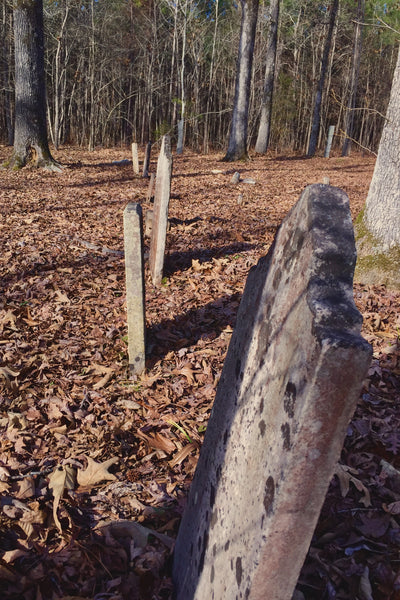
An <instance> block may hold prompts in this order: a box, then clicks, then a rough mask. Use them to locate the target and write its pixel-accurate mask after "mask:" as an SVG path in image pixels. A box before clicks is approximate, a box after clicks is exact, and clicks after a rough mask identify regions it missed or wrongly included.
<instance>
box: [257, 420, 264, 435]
mask: <svg viewBox="0 0 400 600" xmlns="http://www.w3.org/2000/svg"><path fill="white" fill-rule="evenodd" d="M258 427H259V429H260V433H261V437H264V434H265V429H266V425H265V421H264V419H263V420H262V421H260V422H259V424H258Z"/></svg>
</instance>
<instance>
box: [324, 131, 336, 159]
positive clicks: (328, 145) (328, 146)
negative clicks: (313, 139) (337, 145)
mask: <svg viewBox="0 0 400 600" xmlns="http://www.w3.org/2000/svg"><path fill="white" fill-rule="evenodd" d="M334 134H335V126H334V125H330V126H329V129H328V139H327V142H326V148H325V153H324V158H329V156H330V154H331V148H332V141H333V136H334Z"/></svg>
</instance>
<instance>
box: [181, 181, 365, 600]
mask: <svg viewBox="0 0 400 600" xmlns="http://www.w3.org/2000/svg"><path fill="white" fill-rule="evenodd" d="M355 261H356V252H355V246H354V236H353V227H352V222H351V216H350V210H349V203H348V198H347V196H346V195H345V194H344V192H342V191H341V190H339V189H337V188H332V187H329V186H326V185H323V184H316V185H312V186H309V187H308V188H306V190H305V191H304V192H303V194H302V196H301V197H300V199H299V201H298V203H297V204H296V206H295V207H294V208H293V210H292V211H291V213H290V214H289V215H288V216H287V217H286V219H285V221H284V222H283V224H282V226H281V228H280V230H279V232H278V233H277V235H276V238H275V241H274V244H273V246H272V248H271V250H270V251H269V253H268V255H267V256H266V257H264V258H262V259H261V260H260V261H259V263H258V265H257V267H254V268H253V269H252V270H251V272H250V274H249V277H248V280H247V283H246V288H245V290H244V294H243V299H242V302H241V305H240V309H239V313H238V317H237V327H236V328H235V331H234V333H233V336H232V340H231V343H230V346H229V350H228V354H227V357H226V360H225V364H224V368H223V372H222V376H221V380H220V382H219V385H218V390H217V395H216V399H215V403H214V407H213V410H212V413H211V417H210V421H209V424H208V427H207V431H206V435H205V439H204V443H203V447H202V449H201V453H200V459H199V463H198V466H197V469H196V472H195V476H194V480H193V483H192V486H191V489H190V494H189V499H188V505H187V508H186V511H185V514H184V517H183V520H182V523H181V526H180V529H179V533H178V538H177V542H176V547H175V556H174V569H173V575H174V582H175V586H176V597H177V600H204V599H207V600H232V599H239V598H242V599H248V600H290V599H291V597H292V594H293V591H294V588H295V586H296V582H297V578H298V575H299V572H300V569H301V566H302V563H303V561H304V558H305V555H306V553H307V550H308V547H309V544H310V540H311V537H312V534H313V531H314V528H315V525H316V522H317V520H318V516H319V512H320V509H321V506H322V503H323V500H324V497H325V494H326V490H327V487H328V484H329V481H330V479H331V477H332V474H333V471H334V467H335V464H336V462H337V460H338V458H339V454H340V451H341V448H342V444H343V440H344V436H345V433H346V428H347V426H348V422H349V420H350V418H351V415H352V413H353V410H354V408H355V405H356V402H357V399H358V397H359V393H360V390H361V386H362V381H363V378H364V376H365V374H366V371H367V368H368V364H369V360H370V356H371V348H370V346H369V344H367V342H365V340H364V339H363V338H362V337H361V335H360V329H361V322H362V317H361V315H360V313H359V312H358V310H357V309H356V307H355V305H354V301H353V288H352V282H353V272H354V265H355Z"/></svg>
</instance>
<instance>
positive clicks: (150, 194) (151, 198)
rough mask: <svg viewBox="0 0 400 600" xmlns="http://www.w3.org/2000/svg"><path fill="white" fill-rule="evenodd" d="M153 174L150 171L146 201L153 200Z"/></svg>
mask: <svg viewBox="0 0 400 600" xmlns="http://www.w3.org/2000/svg"><path fill="white" fill-rule="evenodd" d="M155 179H156V177H155V174H154V173H150V181H149V187H148V188H147V195H146V200H147V201H148V202H154V183H155Z"/></svg>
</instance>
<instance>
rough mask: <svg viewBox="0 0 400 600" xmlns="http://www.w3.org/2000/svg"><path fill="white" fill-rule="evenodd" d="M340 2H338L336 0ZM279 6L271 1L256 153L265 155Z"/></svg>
mask: <svg viewBox="0 0 400 600" xmlns="http://www.w3.org/2000/svg"><path fill="white" fill-rule="evenodd" d="M336 1H338V0H336ZM279 4H280V0H271V3H270V19H271V25H270V29H269V38H268V47H267V56H266V61H265V78H264V90H263V98H262V104H261V117H260V124H259V127H258V135H257V141H256V146H255V151H256V152H258V153H259V154H264V153H265V152H266V151H267V150H268V145H269V136H270V132H271V118H272V101H273V94H274V81H275V65H276V48H277V42H278V23H279Z"/></svg>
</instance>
